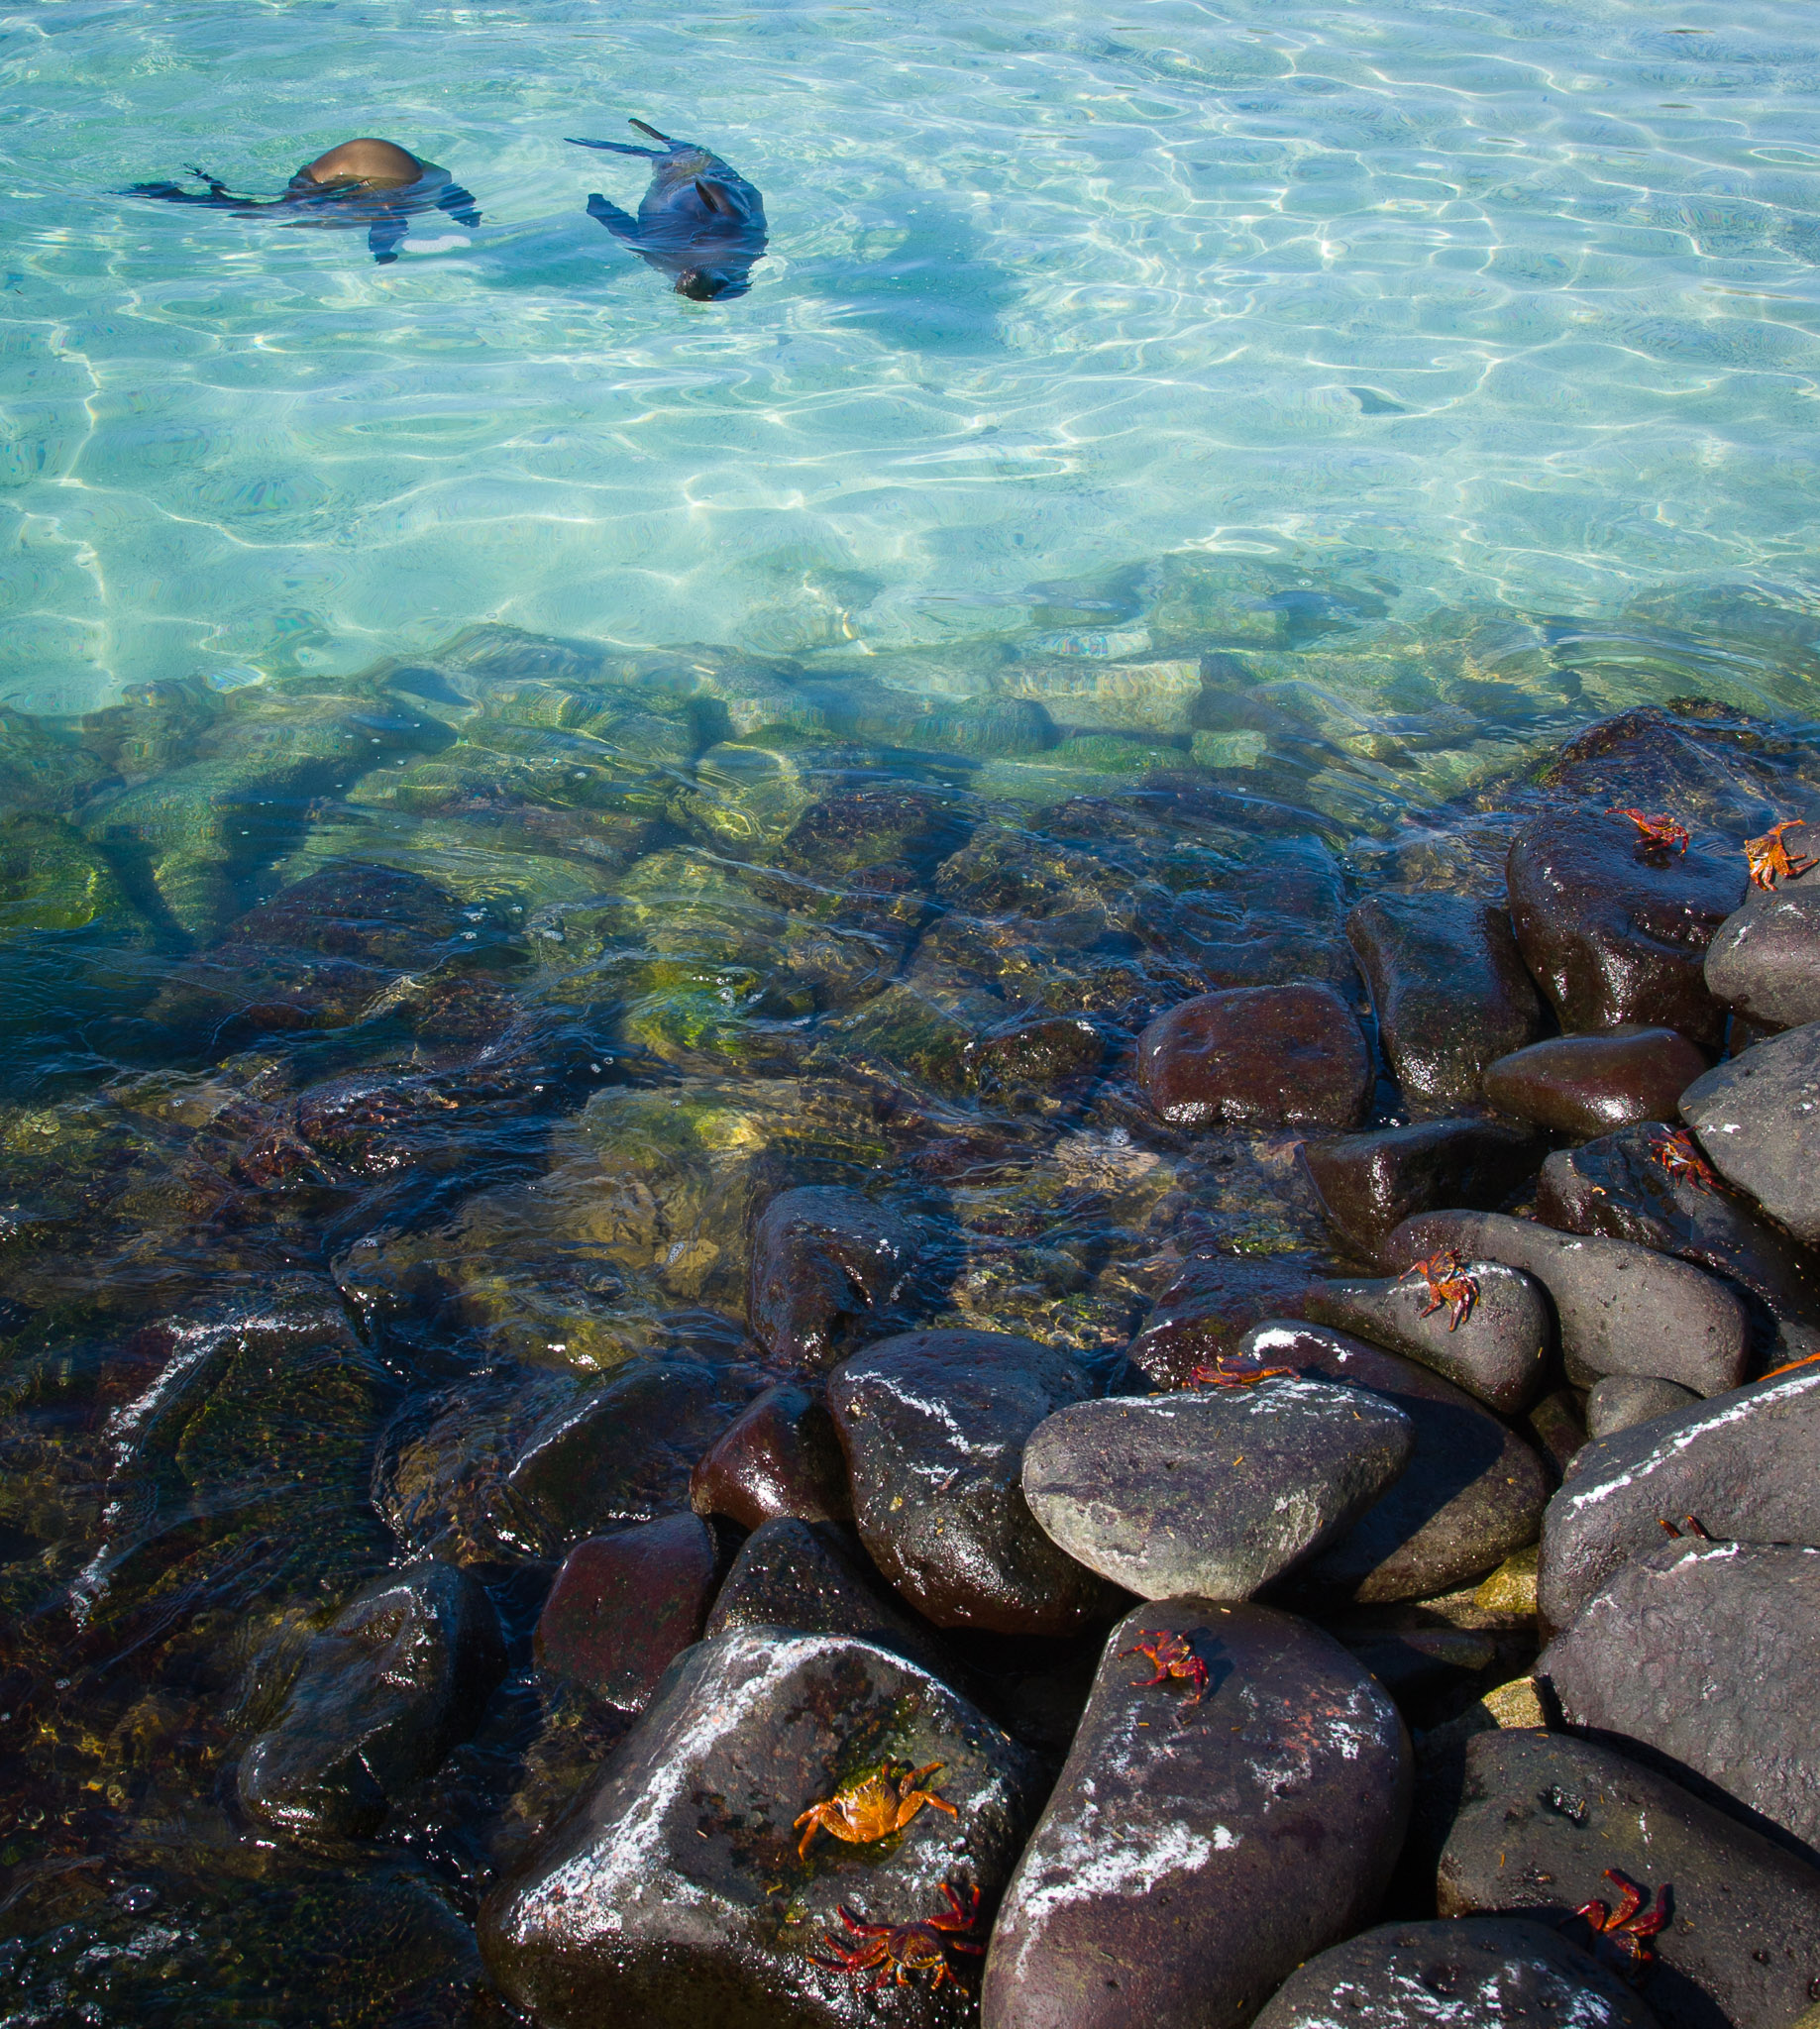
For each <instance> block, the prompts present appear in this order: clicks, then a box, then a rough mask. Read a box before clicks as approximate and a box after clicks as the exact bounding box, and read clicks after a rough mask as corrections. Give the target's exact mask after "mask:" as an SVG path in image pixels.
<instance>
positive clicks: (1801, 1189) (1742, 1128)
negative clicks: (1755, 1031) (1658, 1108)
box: [1681, 1021, 1820, 1247]
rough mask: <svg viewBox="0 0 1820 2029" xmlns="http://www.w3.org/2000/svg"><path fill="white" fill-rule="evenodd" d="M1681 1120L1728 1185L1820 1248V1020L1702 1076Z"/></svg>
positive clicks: (1684, 1100)
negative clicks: (1744, 1192)
mask: <svg viewBox="0 0 1820 2029" xmlns="http://www.w3.org/2000/svg"><path fill="white" fill-rule="evenodd" d="M1681 1118H1682V1119H1683V1120H1684V1121H1686V1122H1687V1124H1688V1125H1689V1126H1690V1127H1691V1128H1692V1129H1693V1130H1694V1132H1695V1133H1696V1134H1697V1135H1698V1136H1699V1137H1700V1146H1701V1148H1702V1149H1704V1150H1705V1153H1706V1157H1707V1160H1708V1161H1709V1162H1711V1164H1712V1166H1713V1167H1714V1169H1716V1170H1717V1171H1718V1172H1719V1174H1720V1175H1721V1176H1722V1177H1724V1178H1725V1180H1726V1181H1727V1182H1728V1183H1731V1184H1736V1185H1737V1187H1738V1188H1739V1190H1741V1191H1747V1192H1749V1193H1750V1195H1751V1196H1752V1197H1753V1198H1755V1199H1756V1200H1757V1202H1758V1203H1759V1204H1760V1205H1761V1206H1762V1207H1763V1208H1764V1210H1765V1211H1766V1213H1768V1215H1769V1217H1770V1218H1771V1219H1775V1220H1779V1221H1780V1222H1781V1224H1782V1225H1783V1226H1785V1227H1786V1228H1788V1230H1789V1231H1790V1232H1791V1233H1793V1234H1794V1236H1795V1237H1796V1239H1799V1240H1804V1241H1805V1242H1806V1243H1807V1244H1808V1245H1809V1246H1810V1247H1811V1246H1815V1245H1820V1021H1809V1022H1806V1023H1805V1024H1803V1026H1801V1027H1800V1028H1791V1029H1788V1030H1787V1031H1786V1032H1785V1033H1784V1034H1781V1035H1771V1036H1766V1037H1765V1038H1764V1040H1763V1041H1762V1042H1758V1043H1753V1044H1752V1045H1751V1047H1750V1048H1749V1049H1748V1050H1746V1051H1745V1053H1744V1055H1743V1056H1741V1057H1729V1058H1727V1060H1726V1061H1725V1062H1724V1063H1723V1064H1720V1065H1718V1066H1717V1067H1715V1068H1714V1069H1713V1070H1711V1071H1708V1072H1707V1074H1706V1076H1705V1077H1704V1078H1696V1079H1695V1080H1694V1082H1693V1083H1692V1084H1691V1085H1690V1086H1688V1088H1687V1090H1686V1091H1685V1092H1683V1093H1682V1094H1681Z"/></svg>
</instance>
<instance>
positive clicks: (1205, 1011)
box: [1137, 986, 1371, 1127]
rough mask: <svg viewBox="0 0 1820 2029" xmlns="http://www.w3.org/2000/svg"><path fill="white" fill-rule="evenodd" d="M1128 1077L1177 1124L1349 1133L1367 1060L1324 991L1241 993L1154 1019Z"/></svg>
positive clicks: (1345, 1016) (1345, 1015)
mask: <svg viewBox="0 0 1820 2029" xmlns="http://www.w3.org/2000/svg"><path fill="white" fill-rule="evenodd" d="M1137 1075H1138V1079H1139V1081H1140V1082H1141V1084H1142V1085H1143V1089H1144V1093H1145V1096H1146V1097H1147V1098H1148V1100H1149V1102H1150V1104H1151V1105H1152V1106H1153V1107H1154V1108H1155V1109H1156V1111H1157V1112H1158V1113H1159V1114H1160V1115H1161V1116H1162V1118H1163V1119H1164V1120H1166V1121H1172V1122H1174V1123H1175V1124H1177V1125H1186V1126H1214V1125H1220V1126H1231V1127H1286V1126H1316V1127H1350V1126H1352V1125H1354V1124H1355V1123H1356V1122H1357V1121H1358V1118H1359V1116H1360V1115H1361V1114H1362V1113H1363V1112H1364V1108H1365V1100H1366V1097H1367V1094H1368V1092H1369V1090H1370V1080H1371V1060H1370V1058H1369V1056H1368V1055H1367V1054H1366V1051H1365V1040H1364V1037H1363V1036H1362V1035H1361V1034H1360V1033H1359V1027H1358V1023H1357V1021H1355V1020H1354V1019H1353V1017H1352V1014H1351V1011H1350V1010H1349V1009H1348V1008H1347V1007H1346V1004H1345V1003H1344V1002H1343V1001H1342V1000H1341V999H1340V998H1339V996H1338V994H1337V993H1335V992H1334V990H1333V988H1331V987H1324V986H1284V987H1240V988H1233V989H1231V990H1230V991H1228V992H1225V993H1218V994H1203V995H1201V996H1200V997H1199V998H1198V999H1196V1000H1193V1001H1184V1002H1183V1003H1182V1004H1181V1005H1180V1006H1179V1007H1176V1008H1171V1009H1170V1010H1169V1012H1168V1013H1167V1014H1159V1015H1158V1016H1157V1017H1156V1019H1155V1020H1154V1021H1152V1022H1151V1023H1150V1025H1149V1026H1148V1027H1147V1028H1146V1029H1145V1030H1144V1032H1143V1034H1142V1035H1141V1036H1139V1037H1138V1042H1137Z"/></svg>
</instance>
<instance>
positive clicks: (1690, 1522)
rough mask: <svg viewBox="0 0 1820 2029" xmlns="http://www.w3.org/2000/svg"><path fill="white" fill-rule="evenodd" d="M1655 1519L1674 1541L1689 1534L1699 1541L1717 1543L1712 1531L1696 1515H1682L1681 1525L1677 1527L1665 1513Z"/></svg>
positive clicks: (1678, 1540)
mask: <svg viewBox="0 0 1820 2029" xmlns="http://www.w3.org/2000/svg"><path fill="white" fill-rule="evenodd" d="M1656 1520H1657V1523H1658V1526H1659V1527H1660V1528H1662V1529H1665V1530H1666V1531H1667V1532H1668V1535H1669V1537H1670V1538H1671V1539H1672V1540H1673V1541H1674V1542H1676V1543H1680V1542H1682V1541H1683V1540H1684V1539H1685V1538H1687V1537H1689V1536H1691V1537H1694V1538H1695V1539H1697V1540H1698V1541H1699V1542H1701V1543H1717V1542H1718V1541H1719V1539H1718V1538H1717V1537H1716V1536H1715V1535H1713V1533H1712V1531H1711V1530H1710V1529H1708V1528H1707V1526H1706V1524H1705V1523H1704V1522H1702V1521H1701V1520H1700V1518H1699V1516H1698V1515H1683V1516H1682V1517H1681V1526H1680V1527H1679V1528H1678V1529H1677V1528H1676V1527H1675V1526H1674V1524H1673V1523H1672V1522H1670V1521H1669V1520H1668V1518H1667V1516H1666V1515H1658V1516H1657V1518H1656Z"/></svg>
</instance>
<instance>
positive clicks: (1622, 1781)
mask: <svg viewBox="0 0 1820 2029" xmlns="http://www.w3.org/2000/svg"><path fill="white" fill-rule="evenodd" d="M1608 1868H1609V1869H1616V1871H1617V1872H1619V1873H1621V1874H1624V1875H1626V1876H1628V1877H1629V1878H1630V1879H1631V1880H1633V1881H1635V1882H1637V1883H1638V1885H1639V1886H1640V1887H1644V1888H1647V1889H1649V1890H1650V1891H1651V1902H1652V1905H1653V1904H1654V1902H1655V1900H1656V1897H1657V1896H1658V1895H1661V1894H1668V1895H1669V1899H1670V1904H1671V1907H1672V1909H1673V1913H1674V1921H1673V1922H1671V1923H1669V1924H1667V1925H1666V1926H1664V1928H1663V1929H1661V1930H1660V1931H1659V1932H1658V1933H1657V1935H1656V1938H1655V1940H1654V1942H1653V1944H1652V1947H1651V1949H1652V1951H1653V1953H1654V1954H1655V1956H1656V1961H1657V1963H1656V1966H1655V1968H1654V1970H1653V1971H1652V1972H1651V1973H1650V1974H1649V1975H1648V1976H1647V1977H1646V1982H1645V1987H1644V1991H1645V1992H1646V1993H1647V1994H1648V1996H1649V2000H1650V2005H1651V2006H1652V2007H1653V2008H1654V2009H1655V2011H1656V2013H1657V2015H1658V2016H1659V2018H1660V2020H1661V2022H1662V2025H1663V2029H1722V2025H1725V2024H1730V2025H1732V2029H1786V2025H1787V2024H1788V2023H1790V2022H1791V2021H1792V2020H1793V2019H1794V2017H1795V2016H1796V2015H1798V2014H1799V2013H1800V2012H1801V2010H1802V2009H1803V2008H1804V2007H1805V2006H1806V2005H1807V1994H1808V1982H1809V1980H1812V1979H1816V1978H1820V1870H1816V1869H1813V1868H1810V1867H1807V1866H1804V1865H1803V1864H1802V1863H1801V1862H1800V1861H1798V1860H1796V1859H1795V1858H1794V1856H1793V1855H1792V1854H1790V1853H1787V1852H1785V1851H1784V1850H1783V1849H1782V1848H1781V1847H1779V1846H1775V1845H1772V1844H1771V1843H1770V1842H1769V1841H1768V1840H1767V1839H1765V1838H1764V1837H1762V1836H1761V1835H1760V1834H1759V1833H1756V1832H1753V1831H1752V1830H1751V1829H1750V1828H1749V1826H1746V1825H1741V1824H1740V1823H1738V1821H1737V1820H1736V1819H1735V1818H1730V1817H1727V1816H1725V1815H1724V1814H1723V1813H1722V1812H1720V1811H1716V1810H1714V1809H1713V1808H1712V1806H1711V1805H1710V1804H1705V1803H1702V1802H1701V1801H1700V1800H1699V1799H1698V1798H1697V1797H1695V1796H1691V1795H1689V1793H1688V1792H1687V1791H1686V1790H1685V1789H1683V1788H1681V1786H1680V1785H1679V1784H1678V1783H1675V1782H1671V1781H1670V1780H1669V1779H1668V1778H1667V1777H1666V1776H1665V1775H1659V1774H1658V1773H1657V1772H1656V1771H1655V1770H1654V1769H1651V1768H1646V1767H1644V1766H1643V1765H1642V1764H1641V1763H1640V1762H1633V1761H1629V1760H1627V1759H1626V1758H1625V1757H1624V1756H1622V1755H1619V1754H1614V1753H1613V1752H1612V1751H1611V1749H1609V1748H1605V1747H1600V1746H1597V1745H1595V1744H1594V1743H1593V1742H1591V1741H1584V1740H1576V1739H1573V1738H1572V1737H1571V1736H1569V1735H1566V1734H1560V1733H1527V1732H1505V1733H1485V1734H1481V1735H1479V1737H1478V1738H1477V1739H1476V1740H1473V1741H1470V1742H1468V1743H1467V1746H1466V1770H1465V1788H1464V1793H1463V1795H1462V1798H1461V1806H1460V1811H1459V1815H1458V1816H1457V1817H1456V1818H1455V1819H1454V1821H1453V1826H1452V1829H1451V1831H1449V1833H1448V1834H1447V1841H1446V1845H1445V1848H1444V1849H1443V1852H1442V1856H1441V1867H1440V1875H1439V1880H1438V1882H1437V1895H1436V1899H1437V1902H1438V1905H1439V1907H1440V1909H1441V1913H1442V1914H1443V1916H1450V1917H1460V1916H1468V1917H1470V1916H1477V1915H1478V1914H1480V1913H1481V1912H1484V1911H1498V1912H1501V1913H1513V1912H1516V1911H1519V1910H1521V1911H1523V1912H1524V1913H1526V1914H1528V1913H1530V1912H1532V1911H1533V1912H1534V1914H1535V1916H1536V1917H1537V1919H1538V1921H1539V1922H1541V1923H1544V1924H1548V1925H1550V1926H1556V1925H1561V1924H1566V1925H1567V1935H1568V1936H1569V1937H1571V1938H1574V1939H1576V1940H1577V1941H1578V1942H1580V1943H1582V1944H1584V1943H1586V1942H1588V1939H1589V1933H1588V1931H1587V1929H1586V1927H1585V1924H1584V1921H1583V1920H1582V1921H1581V1922H1579V1923H1574V1922H1572V1921H1571V1919H1572V1916H1573V1912H1574V1911H1575V1910H1576V1909H1578V1908H1579V1907H1580V1906H1581V1905H1582V1904H1583V1903H1585V1902H1587V1901H1589V1900H1593V1899H1596V1900H1598V1901H1601V1902H1604V1903H1605V1904H1606V1905H1607V1907H1610V1906H1611V1905H1612V1904H1613V1902H1614V1901H1615V1899H1616V1890H1615V1888H1614V1886H1613V1884H1612V1882H1611V1881H1610V1880H1609V1879H1608V1878H1607V1876H1606V1869H1608Z"/></svg>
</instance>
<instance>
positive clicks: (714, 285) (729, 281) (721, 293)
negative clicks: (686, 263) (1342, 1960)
mask: <svg viewBox="0 0 1820 2029" xmlns="http://www.w3.org/2000/svg"><path fill="white" fill-rule="evenodd" d="M673 286H674V287H675V289H676V292H677V294H678V295H679V296H688V297H689V298H690V300H691V301H692V302H696V303H719V302H724V301H725V300H726V298H727V297H728V296H743V295H744V294H745V292H746V291H747V290H748V289H749V288H750V287H751V286H752V277H751V276H750V275H749V274H745V273H742V272H741V271H739V270H738V269H735V268H723V267H686V268H684V270H683V272H682V273H681V274H679V275H678V276H677V278H676V281H675V283H674V284H673Z"/></svg>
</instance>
